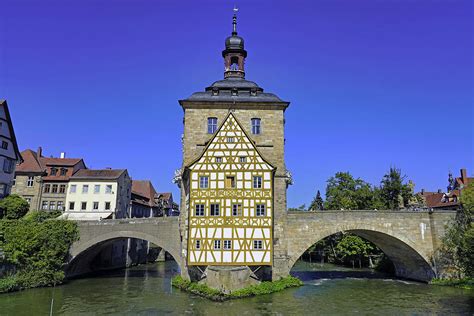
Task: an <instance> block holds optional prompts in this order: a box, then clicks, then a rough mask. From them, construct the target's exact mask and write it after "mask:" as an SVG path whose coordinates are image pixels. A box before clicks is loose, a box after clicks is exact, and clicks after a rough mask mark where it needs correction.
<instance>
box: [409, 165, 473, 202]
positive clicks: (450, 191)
mask: <svg viewBox="0 0 474 316" xmlns="http://www.w3.org/2000/svg"><path fill="white" fill-rule="evenodd" d="M473 181H474V178H473V177H468V176H467V170H466V169H464V168H463V169H461V171H460V177H456V178H453V175H452V173H449V175H448V187H447V192H446V193H445V192H442V190H438V191H437V192H427V191H425V190H421V192H419V193H418V195H419V196H421V197H422V198H423V200H424V201H425V204H426V207H427V208H431V209H444V210H457V209H459V208H460V207H461V200H460V198H461V196H462V191H463V189H464V188H465V187H466V186H467V185H468V184H469V183H471V182H473Z"/></svg>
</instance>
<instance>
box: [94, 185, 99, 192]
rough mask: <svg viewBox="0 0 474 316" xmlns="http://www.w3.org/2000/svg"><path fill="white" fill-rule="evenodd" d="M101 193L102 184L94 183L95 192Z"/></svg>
mask: <svg viewBox="0 0 474 316" xmlns="http://www.w3.org/2000/svg"><path fill="white" fill-rule="evenodd" d="M99 193H100V184H96V185H94V194H99Z"/></svg>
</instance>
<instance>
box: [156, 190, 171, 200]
mask: <svg viewBox="0 0 474 316" xmlns="http://www.w3.org/2000/svg"><path fill="white" fill-rule="evenodd" d="M158 195H159V196H161V197H162V198H163V199H164V200H169V199H170V198H171V196H172V194H171V192H162V193H158Z"/></svg>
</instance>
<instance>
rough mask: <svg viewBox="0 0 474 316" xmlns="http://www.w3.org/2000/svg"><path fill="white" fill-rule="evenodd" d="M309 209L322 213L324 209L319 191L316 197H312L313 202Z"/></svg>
mask: <svg viewBox="0 0 474 316" xmlns="http://www.w3.org/2000/svg"><path fill="white" fill-rule="evenodd" d="M309 209H310V210H313V211H315V210H317V211H322V210H323V209H324V201H323V198H322V197H321V192H319V190H318V192H317V193H316V196H315V197H314V199H313V201H312V202H311V205H310V206H309Z"/></svg>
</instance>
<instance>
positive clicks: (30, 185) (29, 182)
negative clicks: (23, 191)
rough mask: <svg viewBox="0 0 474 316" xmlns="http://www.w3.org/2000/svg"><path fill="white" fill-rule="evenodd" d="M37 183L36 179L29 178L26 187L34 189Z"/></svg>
mask: <svg viewBox="0 0 474 316" xmlns="http://www.w3.org/2000/svg"><path fill="white" fill-rule="evenodd" d="M34 183H35V177H34V176H29V177H28V180H26V186H27V187H30V188H31V187H32V186H33V185H34Z"/></svg>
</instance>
